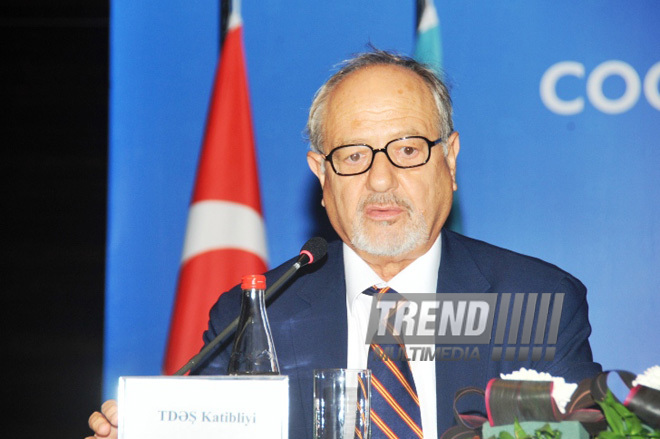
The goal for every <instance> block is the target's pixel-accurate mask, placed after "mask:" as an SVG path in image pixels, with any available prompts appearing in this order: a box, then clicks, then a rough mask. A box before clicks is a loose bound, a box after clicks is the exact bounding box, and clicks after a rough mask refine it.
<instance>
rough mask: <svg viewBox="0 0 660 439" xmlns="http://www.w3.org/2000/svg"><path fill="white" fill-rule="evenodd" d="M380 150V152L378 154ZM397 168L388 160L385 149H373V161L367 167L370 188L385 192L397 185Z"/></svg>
mask: <svg viewBox="0 0 660 439" xmlns="http://www.w3.org/2000/svg"><path fill="white" fill-rule="evenodd" d="M379 152H382V154H378V153H379ZM396 172H397V168H396V167H395V166H394V165H393V164H392V163H391V162H390V160H389V158H388V157H387V155H386V153H385V150H382V149H381V150H378V151H374V161H373V163H372V165H371V169H369V172H368V175H367V179H368V184H369V187H370V189H371V190H373V191H375V192H387V191H388V190H390V189H393V188H395V187H396V185H397V180H396Z"/></svg>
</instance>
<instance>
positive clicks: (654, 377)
mask: <svg viewBox="0 0 660 439" xmlns="http://www.w3.org/2000/svg"><path fill="white" fill-rule="evenodd" d="M632 384H633V386H637V385H642V386H646V387H650V388H652V389H655V390H660V366H657V365H656V366H653V367H649V368H648V369H646V370H645V371H644V373H642V374H640V375H637V378H636V379H635V380H633V382H632Z"/></svg>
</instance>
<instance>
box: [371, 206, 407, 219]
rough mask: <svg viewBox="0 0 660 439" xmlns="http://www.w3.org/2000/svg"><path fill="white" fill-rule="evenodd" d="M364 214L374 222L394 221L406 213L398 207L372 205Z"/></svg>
mask: <svg viewBox="0 0 660 439" xmlns="http://www.w3.org/2000/svg"><path fill="white" fill-rule="evenodd" d="M364 212H365V214H366V216H367V218H369V219H370V220H372V221H394V220H395V219H397V218H398V217H399V216H400V215H401V214H402V213H404V212H405V209H404V208H402V207H400V206H397V205H388V206H378V205H370V206H367V207H366V208H365V209H364Z"/></svg>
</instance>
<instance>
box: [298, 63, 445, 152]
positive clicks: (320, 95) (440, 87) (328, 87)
mask: <svg viewBox="0 0 660 439" xmlns="http://www.w3.org/2000/svg"><path fill="white" fill-rule="evenodd" d="M375 65H395V66H400V67H403V68H406V69H408V70H410V71H412V72H413V73H416V74H417V75H418V76H419V77H420V78H421V79H422V80H424V82H425V83H426V84H427V85H428V87H429V90H430V92H431V93H432V94H433V98H434V100H435V105H436V110H437V114H438V125H439V128H440V137H442V138H443V140H444V141H443V150H444V153H445V155H447V144H446V140H447V136H449V134H451V133H452V131H454V123H453V121H452V104H451V97H450V96H449V91H448V90H447V86H446V85H445V84H444V82H442V80H441V79H440V78H439V77H438V76H437V75H436V73H435V72H434V71H433V70H432V69H431V68H429V67H427V66H425V65H424V64H422V63H420V62H418V61H415V60H414V59H412V58H410V57H407V56H402V55H398V54H395V53H392V52H387V51H382V50H373V51H371V52H366V53H362V54H359V55H357V56H355V57H354V58H351V59H349V60H347V61H344V62H343V63H342V65H341V68H340V69H339V71H338V72H337V73H335V74H334V75H332V76H331V77H330V79H328V80H327V81H326V82H325V84H323V85H322V86H321V88H320V89H319V90H318V91H317V92H316V94H315V95H314V100H313V101H312V106H311V107H310V109H309V118H308V119H307V130H306V131H307V137H308V139H309V142H310V148H311V150H312V151H315V152H318V153H321V154H322V153H323V151H324V149H323V142H324V139H323V124H324V123H325V113H326V105H327V102H328V97H329V96H330V94H331V93H332V91H333V90H334V89H335V87H336V86H337V85H338V84H339V83H340V82H341V81H342V80H344V79H345V78H346V77H347V76H348V75H350V74H351V73H353V72H356V71H358V70H361V69H364V68H366V67H370V66H375Z"/></svg>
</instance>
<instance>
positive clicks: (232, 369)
mask: <svg viewBox="0 0 660 439" xmlns="http://www.w3.org/2000/svg"><path fill="white" fill-rule="evenodd" d="M241 289H242V290H243V297H242V300H241V315H240V317H239V320H238V329H237V331H236V338H235V339H234V347H233V349H232V351H231V357H230V359H229V368H228V370H227V373H229V374H230V375H278V374H279V373H280V366H279V363H278V362H277V354H276V352H275V344H274V343H273V335H272V334H271V332H270V325H269V324H268V316H267V315H266V304H265V301H264V292H265V290H266V277H265V276H263V275H260V274H253V275H249V276H243V282H242V283H241Z"/></svg>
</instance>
